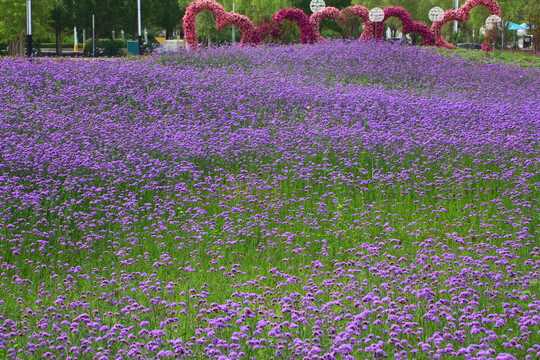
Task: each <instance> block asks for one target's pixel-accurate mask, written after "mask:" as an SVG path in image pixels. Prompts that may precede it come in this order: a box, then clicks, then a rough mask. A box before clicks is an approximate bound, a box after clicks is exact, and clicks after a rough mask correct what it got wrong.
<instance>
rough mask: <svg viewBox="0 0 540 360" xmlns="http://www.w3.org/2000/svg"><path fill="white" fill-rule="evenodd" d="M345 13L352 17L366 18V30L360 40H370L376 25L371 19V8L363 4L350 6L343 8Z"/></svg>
mask: <svg viewBox="0 0 540 360" xmlns="http://www.w3.org/2000/svg"><path fill="white" fill-rule="evenodd" d="M343 14H345V15H346V16H348V17H350V18H361V19H363V20H364V32H363V33H362V35H360V40H368V39H370V38H371V37H372V36H373V31H374V29H375V27H374V26H373V25H374V24H373V23H372V22H371V20H369V9H368V8H366V7H364V6H362V5H354V6H349V7H347V8H345V9H344V10H343Z"/></svg>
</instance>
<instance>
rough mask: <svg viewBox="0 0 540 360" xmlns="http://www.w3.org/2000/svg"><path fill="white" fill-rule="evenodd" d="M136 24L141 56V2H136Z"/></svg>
mask: <svg viewBox="0 0 540 360" xmlns="http://www.w3.org/2000/svg"><path fill="white" fill-rule="evenodd" d="M137 22H138V25H139V55H142V29H141V0H137Z"/></svg>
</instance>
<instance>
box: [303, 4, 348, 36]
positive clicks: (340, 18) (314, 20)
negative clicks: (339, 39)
mask: <svg viewBox="0 0 540 360" xmlns="http://www.w3.org/2000/svg"><path fill="white" fill-rule="evenodd" d="M327 18H333V19H335V20H336V22H337V23H338V24H339V25H341V26H344V25H345V23H346V22H347V21H346V20H345V16H344V15H343V13H342V12H341V11H339V10H338V9H336V8H335V7H333V6H326V7H325V8H324V10H323V11H321V12H320V13H313V14H311V16H310V17H309V24H310V25H311V28H312V29H313V32H314V33H315V37H316V39H317V41H325V39H324V38H323V37H322V36H321V34H320V33H319V26H318V24H320V22H321V21H322V20H324V19H327Z"/></svg>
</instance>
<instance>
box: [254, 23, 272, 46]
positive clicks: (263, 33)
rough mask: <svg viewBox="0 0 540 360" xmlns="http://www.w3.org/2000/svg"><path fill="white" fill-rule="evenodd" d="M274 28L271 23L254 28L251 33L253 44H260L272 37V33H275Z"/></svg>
mask: <svg viewBox="0 0 540 360" xmlns="http://www.w3.org/2000/svg"><path fill="white" fill-rule="evenodd" d="M274 29H275V26H274V24H273V23H264V24H261V25H259V26H257V27H256V28H255V31H254V32H253V43H254V44H260V43H262V42H263V41H264V39H266V38H268V37H269V36H272V32H273V31H275V30H274Z"/></svg>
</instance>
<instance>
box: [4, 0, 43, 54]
mask: <svg viewBox="0 0 540 360" xmlns="http://www.w3.org/2000/svg"><path fill="white" fill-rule="evenodd" d="M50 8H51V0H40V1H34V2H32V34H33V36H38V37H39V36H40V35H44V34H46V33H47V25H48V21H47V17H48V15H49V12H50ZM0 14H2V16H0V42H4V41H5V42H8V43H9V44H10V45H11V46H10V55H15V53H13V51H12V50H13V49H12V48H13V46H14V45H15V44H16V43H17V42H18V43H19V44H24V35H25V34H26V1H25V0H0Z"/></svg>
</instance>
